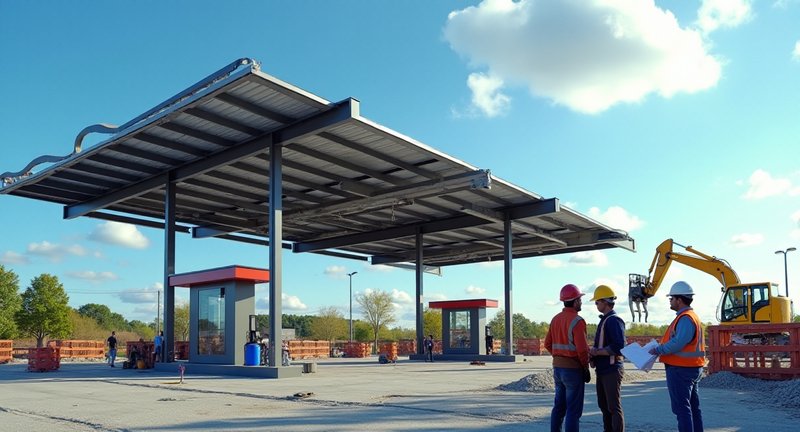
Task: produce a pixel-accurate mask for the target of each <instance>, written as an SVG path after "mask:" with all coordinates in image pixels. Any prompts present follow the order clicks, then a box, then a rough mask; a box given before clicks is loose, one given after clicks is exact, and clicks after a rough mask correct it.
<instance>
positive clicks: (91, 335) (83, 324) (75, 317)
mask: <svg viewBox="0 0 800 432" xmlns="http://www.w3.org/2000/svg"><path fill="white" fill-rule="evenodd" d="M69 319H70V321H71V322H72V334H70V336H69V337H70V338H71V339H79V340H104V339H105V338H106V337H108V332H107V331H106V329H104V328H103V327H100V324H99V323H98V322H97V321H95V319H94V318H91V317H88V316H86V315H81V314H80V313H79V312H78V311H77V310H75V309H72V308H70V310H69Z"/></svg>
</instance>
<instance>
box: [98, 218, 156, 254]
mask: <svg viewBox="0 0 800 432" xmlns="http://www.w3.org/2000/svg"><path fill="white" fill-rule="evenodd" d="M89 240H94V241H96V242H99V243H106V244H112V245H116V246H122V247H126V248H131V249H145V248H147V247H148V246H150V240H148V239H147V237H145V236H144V234H142V233H141V232H140V231H139V229H138V228H136V226H134V225H131V224H126V223H121V222H113V221H109V222H105V223H102V224H100V225H98V226H97V227H95V229H94V231H92V232H91V234H89Z"/></svg>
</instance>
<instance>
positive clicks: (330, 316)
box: [309, 306, 350, 342]
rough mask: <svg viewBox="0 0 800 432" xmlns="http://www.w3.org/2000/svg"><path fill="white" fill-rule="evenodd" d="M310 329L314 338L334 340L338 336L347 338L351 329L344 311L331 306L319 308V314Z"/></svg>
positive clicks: (312, 321)
mask: <svg viewBox="0 0 800 432" xmlns="http://www.w3.org/2000/svg"><path fill="white" fill-rule="evenodd" d="M309 331H310V336H311V337H312V338H314V339H317V340H326V341H330V342H333V341H334V340H336V339H337V338H344V339H347V338H348V337H349V331H350V329H349V328H348V325H347V320H345V319H344V315H343V314H342V312H340V311H339V309H337V308H335V307H333V306H330V307H326V308H321V309H320V310H319V313H318V314H317V316H316V317H314V318H313V319H312V320H311V325H310V328H309Z"/></svg>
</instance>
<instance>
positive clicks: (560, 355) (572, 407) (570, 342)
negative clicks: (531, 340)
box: [544, 284, 591, 432]
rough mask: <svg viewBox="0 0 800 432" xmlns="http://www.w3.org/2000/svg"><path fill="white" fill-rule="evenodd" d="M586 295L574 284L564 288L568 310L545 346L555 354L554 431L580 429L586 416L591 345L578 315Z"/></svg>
mask: <svg viewBox="0 0 800 432" xmlns="http://www.w3.org/2000/svg"><path fill="white" fill-rule="evenodd" d="M583 296H584V293H582V292H581V290H580V289H578V287H576V286H575V285H573V284H567V285H564V287H563V288H561V293H560V296H559V298H560V300H561V301H562V302H563V303H564V309H563V310H562V311H561V312H560V313H558V314H557V315H556V316H555V317H553V320H552V321H550V328H549V329H548V330H547V337H546V338H545V340H544V346H545V348H547V351H550V353H551V354H552V355H553V379H554V381H555V384H556V389H555V390H556V395H555V400H554V402H553V410H552V412H551V413H550V431H551V432H556V431H559V432H560V431H561V425H562V423H563V424H564V429H565V430H566V432H577V431H578V430H579V429H580V418H581V415H583V395H584V389H585V387H586V383H587V382H589V380H590V379H591V376H590V374H589V344H588V343H587V341H586V321H584V320H583V318H581V316H580V315H578V312H580V310H581V304H582V299H581V298H582V297H583Z"/></svg>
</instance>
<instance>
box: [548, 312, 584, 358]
mask: <svg viewBox="0 0 800 432" xmlns="http://www.w3.org/2000/svg"><path fill="white" fill-rule="evenodd" d="M582 319H583V318H581V317H580V316H576V317H575V318H573V319H572V322H571V323H569V330H567V339H568V342H569V343H568V344H566V345H564V344H556V343H554V344H553V349H560V350H564V351H574V352H577V351H578V348H576V347H575V338H573V336H572V330H574V329H575V326H576V325H578V323H579V322H580V321H581V320H582Z"/></svg>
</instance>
